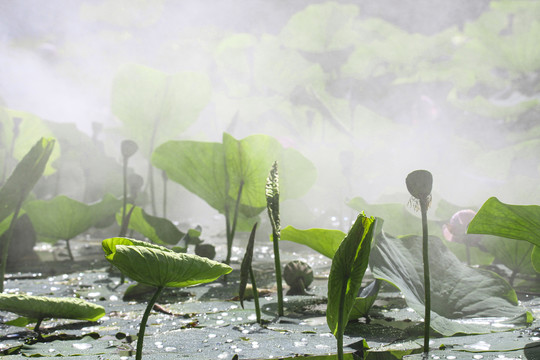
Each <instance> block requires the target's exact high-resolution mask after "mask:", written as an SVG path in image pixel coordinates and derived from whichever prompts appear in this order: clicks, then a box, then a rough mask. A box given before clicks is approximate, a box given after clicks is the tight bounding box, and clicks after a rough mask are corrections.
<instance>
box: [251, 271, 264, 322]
mask: <svg viewBox="0 0 540 360" xmlns="http://www.w3.org/2000/svg"><path fill="white" fill-rule="evenodd" d="M249 277H250V280H251V288H252V289H253V303H254V304H255V315H256V316H257V323H259V324H262V322H261V307H260V305H259V290H258V289H257V282H256V281H255V274H254V273H253V268H252V267H251V266H250V267H249Z"/></svg>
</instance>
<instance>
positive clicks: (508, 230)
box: [467, 197, 540, 246]
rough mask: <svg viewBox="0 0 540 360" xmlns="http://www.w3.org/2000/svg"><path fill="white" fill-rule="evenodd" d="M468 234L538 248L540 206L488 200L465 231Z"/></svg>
mask: <svg viewBox="0 0 540 360" xmlns="http://www.w3.org/2000/svg"><path fill="white" fill-rule="evenodd" d="M467 233H469V234H489V235H496V236H502V237H506V238H510V239H516V240H526V241H529V242H530V243H533V244H534V245H536V246H540V206H538V205H508V204H505V203H502V202H501V201H499V199H497V198H496V197H492V198H489V199H488V200H487V201H486V202H485V203H484V205H482V207H481V208H480V210H478V213H477V214H476V216H475V217H474V218H473V220H472V221H471V223H470V224H469V228H468V229H467Z"/></svg>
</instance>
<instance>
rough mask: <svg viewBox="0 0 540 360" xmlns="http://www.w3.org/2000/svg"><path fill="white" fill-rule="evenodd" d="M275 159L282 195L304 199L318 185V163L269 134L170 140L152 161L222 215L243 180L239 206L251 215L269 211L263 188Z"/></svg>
mask: <svg viewBox="0 0 540 360" xmlns="http://www.w3.org/2000/svg"><path fill="white" fill-rule="evenodd" d="M274 161H278V162H279V164H280V193H281V196H282V198H284V199H285V198H296V197H300V196H302V195H304V194H305V193H306V192H307V190H308V189H309V188H310V187H311V186H312V185H313V184H314V182H315V178H316V169H315V167H314V165H313V164H312V163H311V162H310V161H309V160H308V159H306V158H305V157H303V156H302V155H301V154H300V153H299V152H298V151H296V150H294V149H291V148H283V147H282V146H281V144H280V143H279V142H278V141H277V140H276V139H274V138H273V137H271V136H267V135H251V136H248V137H246V138H244V139H242V140H236V139H234V138H233V137H232V136H231V135H229V134H227V133H224V134H223V144H219V143H211V142H197V141H168V142H166V143H165V144H162V145H161V146H159V147H158V148H157V149H156V150H155V151H154V153H153V155H152V164H153V165H154V166H156V167H158V168H160V169H162V170H165V171H166V172H167V176H168V177H169V179H171V180H173V181H175V182H177V183H179V184H181V185H182V186H184V187H185V188H186V189H188V190H189V191H191V192H192V193H194V194H196V195H198V196H199V197H201V198H202V199H204V200H205V201H206V202H207V203H208V204H209V205H210V206H212V207H213V208H214V209H216V210H218V211H219V212H221V213H224V212H225V207H226V205H227V204H229V205H230V204H233V203H234V200H236V198H237V196H238V189H239V186H240V184H241V183H243V185H242V186H243V187H242V195H241V200H240V207H239V209H240V213H241V215H244V216H245V217H247V218H252V217H254V216H256V215H257V214H259V213H260V212H261V211H263V210H264V209H266V197H265V191H264V189H265V185H266V178H267V176H268V169H269V168H270V167H271V166H272V164H273V163H274ZM227 183H228V184H229V187H228V191H227V190H226V189H227V186H226V184H227ZM231 208H232V206H231Z"/></svg>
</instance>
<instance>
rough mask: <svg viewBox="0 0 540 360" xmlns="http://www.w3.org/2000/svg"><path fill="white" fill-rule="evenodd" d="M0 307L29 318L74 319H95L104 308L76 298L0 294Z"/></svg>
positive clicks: (102, 313) (102, 314) (100, 315)
mask: <svg viewBox="0 0 540 360" xmlns="http://www.w3.org/2000/svg"><path fill="white" fill-rule="evenodd" d="M0 309H1V310H3V311H9V312H12V313H15V314H18V315H21V316H25V317H28V318H31V319H50V318H55V319H75V320H88V321H96V320H98V319H99V318H101V317H102V316H104V315H105V309H104V308H103V306H101V305H97V304H94V303H91V302H88V301H85V300H82V299H78V298H67V297H47V296H30V295H17V294H0Z"/></svg>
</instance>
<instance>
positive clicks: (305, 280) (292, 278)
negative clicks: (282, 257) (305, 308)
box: [283, 260, 313, 295]
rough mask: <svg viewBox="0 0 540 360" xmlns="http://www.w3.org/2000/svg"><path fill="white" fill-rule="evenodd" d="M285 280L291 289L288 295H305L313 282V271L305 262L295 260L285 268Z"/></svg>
mask: <svg viewBox="0 0 540 360" xmlns="http://www.w3.org/2000/svg"><path fill="white" fill-rule="evenodd" d="M283 279H285V282H286V283H287V285H289V288H290V289H289V291H288V292H287V295H305V294H306V289H307V288H308V287H309V285H311V283H312V282H313V269H312V268H311V266H309V264H307V263H305V262H303V261H300V260H293V261H291V262H289V263H288V264H287V265H285V267H284V268H283Z"/></svg>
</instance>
